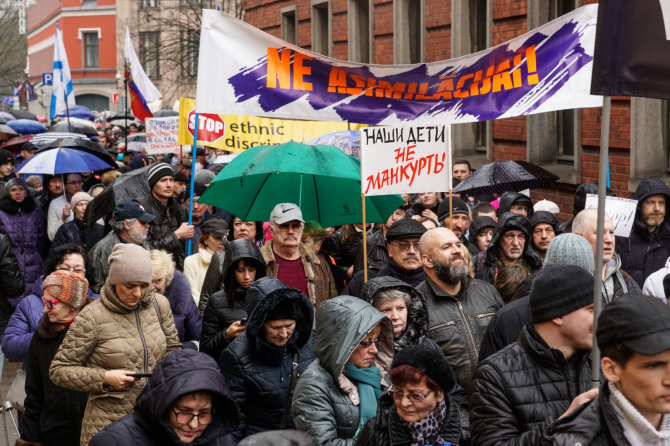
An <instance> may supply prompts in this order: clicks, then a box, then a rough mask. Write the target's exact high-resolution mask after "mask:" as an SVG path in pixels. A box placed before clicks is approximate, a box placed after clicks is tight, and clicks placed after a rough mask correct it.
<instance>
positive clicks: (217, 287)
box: [198, 249, 228, 316]
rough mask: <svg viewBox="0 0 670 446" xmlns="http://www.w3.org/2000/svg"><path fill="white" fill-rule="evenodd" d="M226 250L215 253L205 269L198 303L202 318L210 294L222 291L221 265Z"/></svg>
mask: <svg viewBox="0 0 670 446" xmlns="http://www.w3.org/2000/svg"><path fill="white" fill-rule="evenodd" d="M227 250H228V249H225V250H221V251H217V252H215V253H214V254H213V255H212V258H211V260H210V261H209V266H208V267H207V271H206V272H205V278H204V279H203V281H202V287H201V288H200V300H199V301H198V310H199V311H200V314H201V315H203V316H204V315H205V309H206V308H207V304H208V303H209V299H210V297H211V296H212V294H214V293H216V292H217V291H221V290H222V289H223V279H224V277H223V264H224V263H225V261H226V251H227Z"/></svg>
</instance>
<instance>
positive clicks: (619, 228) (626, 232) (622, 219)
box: [584, 194, 637, 237]
mask: <svg viewBox="0 0 670 446" xmlns="http://www.w3.org/2000/svg"><path fill="white" fill-rule="evenodd" d="M597 207H598V196H597V195H595V194H587V195H586V204H585V206H584V208H585V209H589V208H597ZM636 209H637V200H631V199H630V198H621V197H610V196H607V197H605V212H607V215H609V217H610V219H612V223H614V235H617V236H619V237H629V236H630V231H631V230H632V229H633V222H634V221H635V210H636Z"/></svg>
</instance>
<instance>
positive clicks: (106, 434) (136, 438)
mask: <svg viewBox="0 0 670 446" xmlns="http://www.w3.org/2000/svg"><path fill="white" fill-rule="evenodd" d="M148 381H149V382H148V383H147V385H146V386H145V387H144V390H142V393H141V394H140V396H139V397H138V398H137V403H136V404H135V410H134V411H133V412H132V413H130V414H128V415H126V416H125V417H123V418H121V419H120V420H119V421H117V422H115V423H112V424H111V425H109V426H107V427H106V428H105V429H103V430H102V431H101V432H100V433H98V434H97V435H96V436H95V437H94V438H93V439H92V440H91V443H90V445H91V446H120V445H133V446H170V445H175V446H176V445H183V444H184V443H182V442H181V441H179V437H177V434H176V433H175V431H174V430H173V429H172V427H170V425H169V424H168V423H167V417H168V411H169V410H170V409H171V408H172V405H173V404H174V403H175V401H176V400H177V399H179V397H181V396H182V395H186V394H189V393H193V392H197V391H207V392H209V393H210V394H211V395H213V401H212V405H213V408H214V417H213V418H212V421H211V423H209V424H208V425H207V428H206V429H205V430H204V431H203V433H202V434H201V435H200V436H199V437H197V438H196V439H195V440H194V441H193V442H192V443H190V444H191V445H193V446H233V445H234V444H235V441H234V440H233V438H232V435H231V432H232V431H233V430H234V429H235V428H236V426H237V411H236V409H235V404H234V403H233V401H232V399H231V396H230V390H229V389H228V385H227V384H226V381H225V379H224V377H223V375H221V372H220V371H219V368H218V367H217V366H216V362H215V361H214V360H213V359H212V358H210V357H209V356H207V355H205V354H204V353H200V352H197V351H194V350H180V351H175V352H171V353H169V354H168V355H167V356H166V357H165V359H163V361H162V362H161V363H160V364H159V365H158V366H157V367H156V369H155V370H154V372H153V374H152V375H151V378H149V380H148Z"/></svg>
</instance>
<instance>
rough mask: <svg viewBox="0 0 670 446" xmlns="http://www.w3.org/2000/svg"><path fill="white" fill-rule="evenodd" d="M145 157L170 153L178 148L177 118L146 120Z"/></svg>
mask: <svg viewBox="0 0 670 446" xmlns="http://www.w3.org/2000/svg"><path fill="white" fill-rule="evenodd" d="M146 126H147V128H146V132H147V155H158V154H159V153H172V152H173V151H174V149H176V148H178V147H179V144H178V143H177V135H178V133H179V117H177V116H169V117H165V118H147V120H146Z"/></svg>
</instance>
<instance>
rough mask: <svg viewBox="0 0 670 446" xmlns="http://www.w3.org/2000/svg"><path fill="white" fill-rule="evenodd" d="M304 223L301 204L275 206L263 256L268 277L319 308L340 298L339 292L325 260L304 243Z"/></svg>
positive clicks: (262, 249) (263, 248) (262, 251)
mask: <svg viewBox="0 0 670 446" xmlns="http://www.w3.org/2000/svg"><path fill="white" fill-rule="evenodd" d="M304 223H305V222H304V220H303V219H302V211H301V210H300V208H299V207H298V205H296V204H293V203H279V204H278V205H276V206H275V207H274V209H273V210H272V213H271V214H270V232H271V233H272V240H270V241H269V242H268V243H266V244H265V245H263V247H262V248H261V254H262V255H263V259H264V260H265V263H266V264H267V273H266V274H267V276H268V277H274V278H277V279H279V280H281V281H282V282H284V283H285V284H286V285H288V286H289V287H290V288H295V289H297V290H300V291H302V292H303V293H304V294H305V296H307V297H309V300H310V301H311V302H312V304H314V308H315V309H317V308H318V307H319V305H321V303H322V302H324V301H326V300H328V299H330V298H331V297H335V296H337V289H336V288H335V280H334V279H333V275H332V273H331V272H330V267H329V266H328V264H327V263H326V261H325V260H323V259H321V258H320V257H319V256H318V255H317V254H316V253H315V252H314V251H312V250H311V249H310V248H308V247H307V246H305V244H304V243H302V230H303V225H304Z"/></svg>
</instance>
